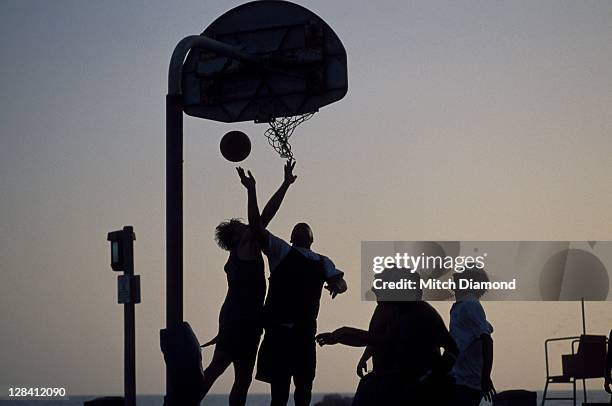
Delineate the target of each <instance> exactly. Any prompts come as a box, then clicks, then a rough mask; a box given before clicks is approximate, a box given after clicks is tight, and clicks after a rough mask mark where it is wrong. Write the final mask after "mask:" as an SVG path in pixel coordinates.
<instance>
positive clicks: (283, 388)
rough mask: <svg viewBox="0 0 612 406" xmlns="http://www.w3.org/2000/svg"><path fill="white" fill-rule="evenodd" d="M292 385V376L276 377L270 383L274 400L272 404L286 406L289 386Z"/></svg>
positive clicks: (273, 405) (272, 405)
mask: <svg viewBox="0 0 612 406" xmlns="http://www.w3.org/2000/svg"><path fill="white" fill-rule="evenodd" d="M290 386H291V376H290V375H287V376H286V377H283V378H281V379H278V378H275V380H274V381H273V382H272V383H271V384H270V392H271V395H272V400H271V401H270V406H286V405H287V401H289V387H290Z"/></svg>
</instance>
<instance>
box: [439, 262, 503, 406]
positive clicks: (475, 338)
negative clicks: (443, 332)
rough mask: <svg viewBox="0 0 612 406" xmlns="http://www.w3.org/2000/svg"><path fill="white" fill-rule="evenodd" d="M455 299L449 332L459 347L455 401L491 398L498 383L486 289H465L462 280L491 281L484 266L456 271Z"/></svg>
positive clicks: (466, 405) (473, 404)
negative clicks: (494, 375)
mask: <svg viewBox="0 0 612 406" xmlns="http://www.w3.org/2000/svg"><path fill="white" fill-rule="evenodd" d="M453 280H454V282H455V289H454V292H455V300H456V301H455V303H454V304H453V306H452V307H451V312H450V313H451V314H450V316H451V317H450V334H451V336H452V337H453V339H454V340H455V342H456V343H457V346H458V347H459V356H458V357H457V361H456V362H455V365H454V366H453V370H452V372H451V374H452V375H453V377H454V378H455V383H456V386H455V395H456V397H455V404H456V405H457V406H478V405H479V404H480V401H481V399H482V398H484V399H485V400H487V401H492V400H493V396H494V395H495V387H494V386H493V382H492V381H491V369H492V368H493V339H492V338H491V334H492V333H493V326H491V324H490V323H489V322H488V321H487V316H486V314H485V311H484V309H483V307H482V305H481V304H480V300H479V299H480V297H481V296H482V295H484V294H485V293H486V291H485V290H475V289H462V288H461V287H460V286H461V285H460V284H459V283H460V281H461V280H464V281H469V280H471V281H475V282H488V281H489V278H488V277H487V274H486V273H485V271H484V270H481V269H478V268H476V267H475V266H469V267H468V268H467V269H465V270H464V271H463V272H461V273H459V272H456V273H454V274H453Z"/></svg>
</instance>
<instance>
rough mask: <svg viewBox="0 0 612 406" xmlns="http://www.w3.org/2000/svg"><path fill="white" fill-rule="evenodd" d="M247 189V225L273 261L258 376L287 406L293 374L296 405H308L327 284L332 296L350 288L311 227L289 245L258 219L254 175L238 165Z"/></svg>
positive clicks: (298, 229) (303, 227)
mask: <svg viewBox="0 0 612 406" xmlns="http://www.w3.org/2000/svg"><path fill="white" fill-rule="evenodd" d="M238 174H239V175H240V180H241V182H242V184H243V185H244V186H245V187H246V188H247V191H248V206H249V224H250V225H251V230H252V232H253V233H254V235H255V236H256V238H257V240H258V242H259V245H260V246H261V248H262V250H263V252H264V253H265V254H266V255H267V257H268V261H269V265H270V280H269V288H268V294H267V296H266V303H265V306H264V328H265V335H264V339H263V342H262V344H261V348H260V350H259V355H258V360H257V374H256V378H257V379H258V380H261V381H264V382H268V383H270V384H271V392H272V401H271V404H272V405H273V406H276V405H283V406H284V405H286V404H287V401H288V399H289V388H290V386H291V378H293V383H294V385H295V392H294V400H295V405H296V406H305V405H309V404H310V397H311V392H312V382H313V380H314V376H315V364H316V348H315V340H314V338H315V334H316V329H317V316H318V313H319V302H320V299H321V292H322V289H323V285H324V284H325V283H326V282H327V285H326V286H325V288H326V289H327V290H329V292H330V294H331V296H332V298H333V297H335V296H336V295H337V294H339V293H343V292H345V291H346V283H345V281H344V279H343V273H342V272H341V271H339V270H337V269H336V267H335V266H334V264H333V263H332V262H331V261H330V260H329V259H328V258H326V257H324V256H322V255H319V254H317V253H315V252H313V251H311V250H310V246H311V245H312V242H313V235H312V230H311V229H310V227H309V226H308V224H305V223H299V224H297V225H296V226H295V227H294V228H293V231H292V232H291V243H292V244H293V245H289V244H288V243H287V242H285V241H283V240H282V239H280V238H278V237H276V236H274V235H272V234H271V233H270V232H268V231H267V230H266V229H265V225H264V224H263V222H261V220H260V215H259V208H258V207H257V196H256V191H255V179H254V178H253V176H252V175H251V172H249V173H248V176H247V175H245V173H244V171H243V170H242V168H238Z"/></svg>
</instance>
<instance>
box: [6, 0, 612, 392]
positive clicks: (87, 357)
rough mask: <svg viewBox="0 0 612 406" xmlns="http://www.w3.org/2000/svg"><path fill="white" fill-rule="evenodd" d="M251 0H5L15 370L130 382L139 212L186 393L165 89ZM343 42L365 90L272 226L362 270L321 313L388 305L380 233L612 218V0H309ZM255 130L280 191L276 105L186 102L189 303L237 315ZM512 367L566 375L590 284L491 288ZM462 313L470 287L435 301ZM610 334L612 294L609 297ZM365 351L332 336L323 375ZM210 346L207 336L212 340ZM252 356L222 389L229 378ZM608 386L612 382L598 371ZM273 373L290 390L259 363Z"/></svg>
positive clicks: (601, 320) (485, 229)
mask: <svg viewBox="0 0 612 406" xmlns="http://www.w3.org/2000/svg"><path fill="white" fill-rule="evenodd" d="M237 4H239V3H238V2H234V1H227V0H226V1H204V0H198V1H82V0H74V1H59V0H58V1H30V0H2V1H1V2H0V55H2V56H1V58H2V65H1V66H2V71H1V73H2V74H1V75H0V86H1V87H0V88H1V89H2V94H3V96H2V101H1V103H2V104H1V108H0V129H1V131H0V133H1V144H0V154H1V155H0V187H1V194H0V213H2V215H1V217H0V227H1V232H0V239H1V242H0V259H1V260H0V269H1V272H2V283H1V284H0V315H1V319H0V322H1V323H2V324H1V325H2V330H1V331H2V333H1V335H0V348H1V350H0V365H2V368H1V370H0V386H1V385H2V384H8V385H19V386H31V385H38V384H46V385H55V386H65V387H67V389H68V392H69V393H72V394H76V393H107V394H110V393H118V392H120V391H121V390H122V385H123V381H122V371H123V369H122V360H123V357H122V351H123V348H122V345H123V340H122V329H123V323H122V317H123V312H122V309H121V306H119V305H118V304H116V274H113V272H111V270H110V267H109V254H108V250H109V249H108V243H107V242H106V233H107V232H108V231H110V230H113V229H116V228H119V227H121V226H122V225H125V224H132V225H134V227H135V231H136V235H137V241H136V271H137V273H138V274H141V275H142V304H139V305H137V338H138V342H137V349H138V359H137V362H138V390H139V393H162V392H163V391H164V364H163V359H162V356H161V353H160V350H159V340H158V331H159V329H160V328H162V327H163V326H164V320H165V316H164V315H165V313H164V309H165V308H164V286H165V285H164V283H165V282H164V261H165V259H164V258H165V255H164V247H165V244H164V185H165V183H164V182H165V180H164V174H165V169H164V147H165V134H164V111H165V110H164V96H165V92H166V87H167V84H166V80H167V65H168V61H169V58H170V54H171V52H172V50H173V48H174V45H175V44H176V43H177V42H178V41H179V40H180V39H181V38H183V37H184V36H186V35H190V34H197V33H199V32H201V31H202V30H203V29H204V28H205V27H206V25H207V24H208V23H210V22H211V21H212V20H213V19H214V18H215V17H217V16H218V15H220V14H221V13H223V12H224V11H225V10H227V9H229V8H231V7H232V6H233V5H237ZM301 4H303V5H304V6H306V7H308V8H310V9H311V10H313V11H314V12H316V13H317V14H319V15H320V16H321V17H323V18H324V19H325V20H326V21H327V22H328V23H329V24H330V25H331V26H332V27H333V28H334V29H335V31H336V32H337V34H338V35H339V36H340V38H341V39H342V40H343V42H344V44H345V47H346V49H347V51H348V55H349V82H350V84H349V93H348V95H347V97H346V98H345V99H344V100H342V101H341V102H339V103H337V104H334V105H332V106H329V107H327V108H325V109H323V110H322V111H321V112H320V113H318V114H317V115H316V116H315V118H313V119H312V120H311V121H309V122H308V123H306V124H304V125H303V126H302V127H299V128H298V130H297V131H296V133H295V136H294V138H293V139H292V140H294V141H293V147H294V151H295V156H296V158H297V161H298V164H297V167H296V172H297V173H298V175H299V178H298V181H297V183H296V184H295V185H294V187H293V188H292V189H291V190H290V191H289V194H288V196H287V199H286V201H285V203H284V206H283V207H282V208H281V210H280V212H279V214H278V216H277V218H276V219H275V220H274V222H273V223H272V224H271V226H270V229H271V230H272V231H273V232H275V233H276V234H278V235H280V236H282V237H288V236H289V232H290V228H291V226H292V225H293V224H294V223H295V222H296V221H308V222H309V223H311V225H312V227H313V229H314V233H315V246H314V247H313V248H314V249H315V250H319V251H320V252H322V253H324V254H326V255H328V256H330V257H331V258H332V259H333V260H334V261H335V262H336V264H337V266H338V267H340V268H341V269H343V270H345V271H346V274H347V280H348V283H349V286H351V285H352V286H354V287H355V289H354V290H352V291H351V292H350V293H348V294H347V295H344V296H341V297H338V298H337V299H336V300H334V301H333V302H332V301H331V300H330V299H329V298H328V297H325V298H324V299H323V300H322V310H321V315H320V323H319V325H320V330H327V329H331V328H334V327H337V326H340V325H345V324H348V325H354V326H361V327H366V326H367V321H368V319H369V317H370V315H371V312H372V310H373V304H372V303H365V302H361V301H360V295H359V289H357V287H358V284H359V281H360V278H359V260H360V255H359V248H360V241H362V240H430V239H431V240H540V239H542V240H574V241H575V240H610V239H612V231H611V229H610V225H611V224H612V211H611V210H610V202H611V201H612V182H610V173H612V154H611V150H612V114H610V109H611V107H612V74H611V72H612V2H609V1H538V2H534V1H512V2H510V1H505V2H502V1H454V0H452V1H420V2H413V1H403V0H402V1H399V0H398V1H390V0H384V1H383V0H381V1H376V2H374V1H367V0H363V1H362V0H351V1H350V2H349V1H334V2H330V1H324V0H317V1H314V0H313V1H304V2H302V3H301ZM230 129H243V130H245V131H247V132H248V133H249V135H250V136H251V141H252V142H253V151H252V153H251V156H250V157H249V159H248V160H247V161H246V162H245V163H244V166H246V167H248V168H250V169H252V170H253V172H254V174H255V176H256V178H257V180H258V188H259V196H260V200H261V201H262V204H263V201H264V199H267V197H268V196H269V195H270V193H272V192H273V190H274V189H275V188H276V187H277V186H278V185H279V184H280V181H281V179H282V163H283V162H282V161H281V160H280V159H279V158H278V157H277V156H276V155H275V153H274V152H273V151H272V149H271V148H270V147H269V146H268V145H267V142H266V139H265V137H264V136H263V131H264V130H265V127H263V126H261V125H253V124H250V123H247V124H241V125H228V124H218V123H212V122H205V121H202V120H197V119H193V118H186V119H185V233H184V234H185V317H186V319H187V320H188V321H190V323H191V324H192V326H193V327H194V330H195V331H196V333H197V334H198V336H199V337H200V339H201V340H202V341H204V340H206V339H208V338H211V337H213V336H214V335H215V333H216V328H217V324H216V323H217V322H216V320H217V316H218V311H219V307H220V305H221V303H222V300H223V297H224V295H225V289H226V288H225V283H226V282H225V276H224V273H223V271H222V266H223V264H224V262H225V259H226V255H225V253H224V252H222V251H221V250H219V249H218V248H217V247H216V246H215V244H214V241H213V228H214V226H215V225H216V224H217V223H218V222H219V221H220V220H221V219H224V218H227V217H233V216H246V203H245V192H244V190H243V187H242V186H241V185H240V184H239V182H238V180H237V177H236V174H235V171H234V169H233V165H231V164H230V163H228V162H226V161H224V160H223V159H222V158H221V156H220V154H219V153H218V142H219V139H220V137H221V135H222V134H223V133H224V132H226V131H228V130H230ZM485 306H486V310H487V312H488V316H489V318H490V320H491V322H492V324H493V325H494V326H495V330H496V331H495V333H494V336H493V337H494V340H495V346H496V347H495V349H496V354H495V365H494V372H493V378H494V381H495V383H496V386H497V387H498V389H509V388H520V387H524V388H537V389H541V388H542V386H543V383H544V356H543V340H544V338H547V337H551V336H558V335H561V336H563V335H573V334H576V333H578V332H579V329H580V319H579V314H580V313H579V310H580V309H579V305H578V304H576V303H508V302H506V303H486V305H485ZM436 307H437V308H438V309H439V311H440V312H441V313H442V314H443V316H444V317H445V318H446V319H447V320H448V317H447V315H448V311H449V308H450V304H448V303H442V304H439V305H436ZM587 310H588V326H589V330H590V331H591V332H593V333H607V331H608V330H609V328H610V327H611V325H612V317H611V316H610V314H612V312H611V311H610V310H612V306H611V305H610V303H609V302H602V303H589V304H588V305H587ZM359 354H360V350H356V349H350V348H341V347H333V348H324V349H322V350H319V352H318V357H319V358H318V375H317V380H316V381H315V391H319V392H325V391H345V392H350V391H353V390H354V389H355V387H356V385H357V377H356V375H355V372H354V370H355V364H356V362H357V359H358V358H359ZM210 355H211V353H210V351H208V352H206V353H205V358H206V360H209V359H210ZM232 376H233V374H232V373H231V371H228V373H226V375H224V376H223V378H222V379H221V380H220V381H219V382H218V383H217V384H216V385H215V386H214V387H213V391H215V392H226V391H228V388H229V385H230V381H231V377H232ZM598 384H599V383H598ZM251 390H252V391H254V392H262V391H267V390H268V388H267V386H266V385H263V384H261V383H255V384H254V385H253V386H252V388H251Z"/></svg>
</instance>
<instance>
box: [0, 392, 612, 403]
mask: <svg viewBox="0 0 612 406" xmlns="http://www.w3.org/2000/svg"><path fill="white" fill-rule="evenodd" d="M342 395H344V396H351V394H342ZM323 396H325V394H323V393H317V394H313V395H312V405H314V404H316V403H317V402H318V401H320V400H321V399H322V398H323ZM541 396H542V393H541V392H538V406H539V404H540V402H541ZM551 396H555V397H568V396H571V392H570V391H554V392H553V393H552V394H551ZM95 397H96V396H71V397H70V398H69V399H66V400H0V405H2V406H5V405H6V406H30V405H31V406H83V402H84V401H85V400H90V399H94V398H95ZM588 400H589V402H602V403H605V402H610V395H608V394H606V393H605V392H604V391H603V390H601V391H589V393H588ZM227 401H228V396H227V395H216V394H211V395H208V396H207V397H206V399H205V400H204V401H202V403H201V406H222V405H227ZM163 402H164V398H163V396H162V395H141V396H138V399H137V405H138V406H162V405H163ZM269 404H270V395H269V394H249V397H248V400H247V405H248V406H267V405H269ZM490 404H491V403H488V402H484V401H483V402H482V403H481V405H482V406H485V405H490ZM571 404H572V402H571V401H562V400H551V401H547V402H546V405H547V406H567V405H571ZM576 404H577V405H581V404H582V392H580V391H579V392H578V399H577V402H576ZM289 405H290V406H293V401H292V400H291V399H290V401H289Z"/></svg>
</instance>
